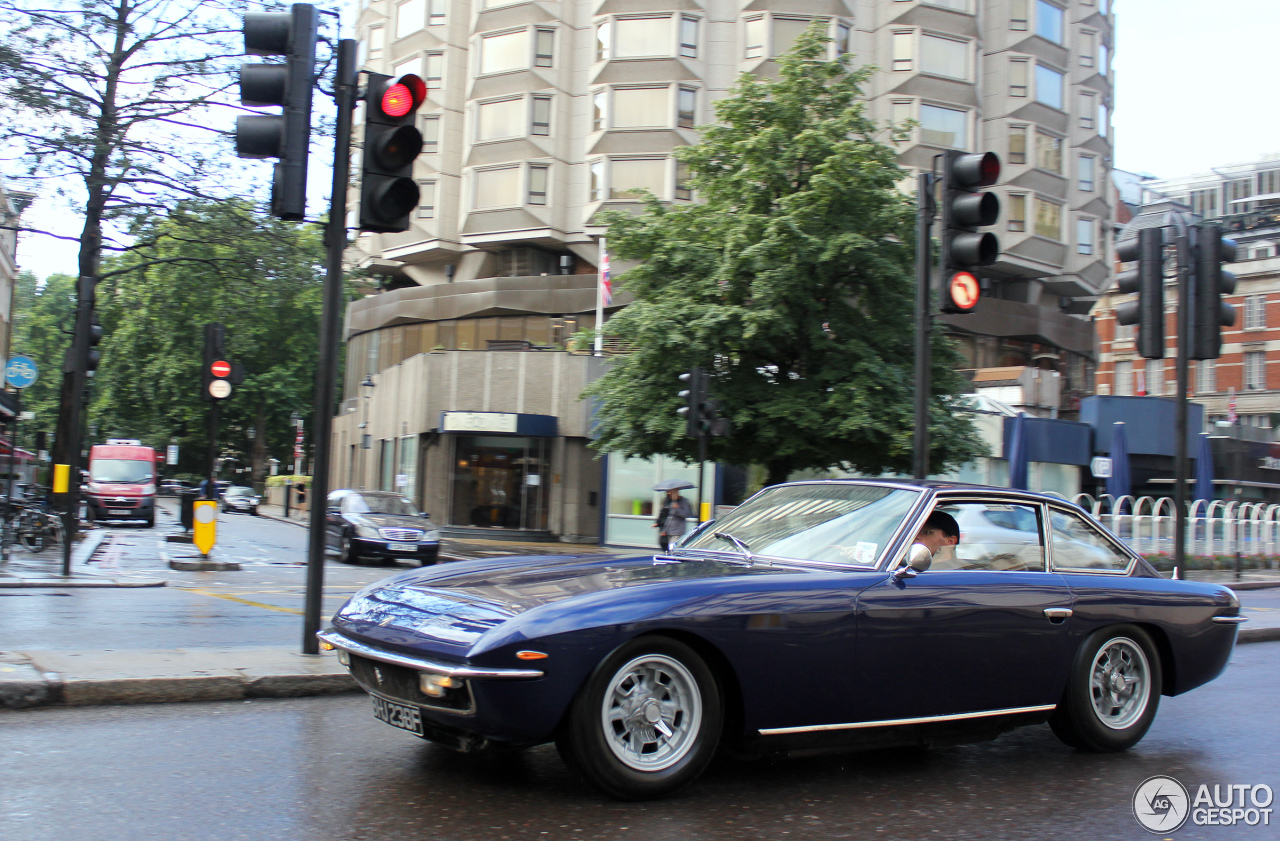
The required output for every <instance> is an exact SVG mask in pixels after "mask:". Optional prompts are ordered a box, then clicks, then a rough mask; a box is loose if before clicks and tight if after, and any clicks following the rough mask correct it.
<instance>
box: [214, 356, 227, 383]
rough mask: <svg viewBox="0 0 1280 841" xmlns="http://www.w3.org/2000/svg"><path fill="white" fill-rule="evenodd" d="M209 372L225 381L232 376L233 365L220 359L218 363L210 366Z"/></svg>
mask: <svg viewBox="0 0 1280 841" xmlns="http://www.w3.org/2000/svg"><path fill="white" fill-rule="evenodd" d="M209 370H210V371H211V372H212V373H213V375H214V376H215V377H217V378H218V379H220V380H225V379H226V378H227V377H229V376H231V363H230V362H227V361H225V360H222V359H219V360H218V361H217V362H215V363H213V364H212V365H210V366H209Z"/></svg>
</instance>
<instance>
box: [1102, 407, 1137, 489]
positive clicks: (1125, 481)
mask: <svg viewBox="0 0 1280 841" xmlns="http://www.w3.org/2000/svg"><path fill="white" fill-rule="evenodd" d="M1132 487H1133V486H1132V483H1131V482H1130V480H1129V442H1128V440H1127V438H1126V437H1125V432H1124V423H1123V422H1122V421H1116V422H1115V425H1114V426H1112V428H1111V475H1110V476H1108V477H1107V493H1109V494H1111V498H1112V499H1113V500H1116V501H1117V502H1118V501H1119V500H1120V497H1122V496H1128V495H1129V494H1130V493H1131V492H1132Z"/></svg>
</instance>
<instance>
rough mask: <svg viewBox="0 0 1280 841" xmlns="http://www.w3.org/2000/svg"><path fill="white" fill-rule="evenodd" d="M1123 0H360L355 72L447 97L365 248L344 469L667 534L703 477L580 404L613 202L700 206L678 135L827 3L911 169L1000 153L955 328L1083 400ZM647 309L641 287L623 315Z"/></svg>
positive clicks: (972, 352)
mask: <svg viewBox="0 0 1280 841" xmlns="http://www.w3.org/2000/svg"><path fill="white" fill-rule="evenodd" d="M1108 4H1109V0H806V2H800V0H760V2H751V3H745V2H740V0H735V2H727V0H682V1H681V2H679V3H675V4H672V3H670V2H663V0H591V2H589V3H568V2H562V1H561V2H556V0H546V1H545V2H529V1H528V0H524V1H523V2H522V1H521V0H517V2H510V0H475V2H474V3H468V2H463V1H462V0H366V2H362V4H361V6H360V10H359V15H358V18H357V26H358V38H359V41H360V44H361V58H360V61H361V66H362V67H363V68H364V69H367V70H370V71H375V72H382V73H388V74H392V75H400V74H403V73H409V72H412V73H416V74H418V75H419V76H421V77H422V78H424V79H426V80H427V82H428V85H429V86H430V91H429V95H428V100H427V102H426V104H425V105H424V107H423V109H422V112H421V128H422V132H423V136H424V138H425V148H424V150H423V153H422V155H421V157H420V159H419V161H418V164H417V168H416V173H415V174H416V177H417V178H418V180H419V183H420V185H421V188H422V193H421V195H422V198H421V202H420V206H419V207H418V208H417V211H416V213H415V215H414V221H413V227H412V229H411V230H409V231H407V232H405V233H401V234H387V235H373V234H368V235H364V236H362V237H361V238H360V239H359V240H358V242H357V244H356V246H355V247H353V249H352V250H351V253H350V256H351V262H352V264H354V265H358V266H360V267H363V268H365V269H367V270H369V271H371V272H372V273H374V274H375V275H376V276H378V278H379V283H378V285H377V291H376V292H374V293H373V294H371V295H369V296H368V297H366V298H364V299H362V300H358V301H356V302H354V303H353V304H352V305H351V307H350V310H349V312H348V316H347V324H346V338H347V341H348V343H349V344H348V349H349V353H348V365H347V372H348V376H347V379H346V382H347V393H346V394H345V395H344V404H343V408H342V414H341V416H340V417H339V418H338V421H337V423H336V425H335V433H334V434H335V438H334V444H335V446H336V447H337V452H338V455H337V458H336V459H335V475H334V476H333V477H332V479H333V481H334V482H335V486H342V485H353V486H366V487H386V488H388V489H390V488H400V489H403V490H405V491H406V492H409V493H411V494H413V495H414V496H415V498H416V499H418V501H419V502H421V503H422V504H423V505H424V506H425V507H427V508H428V509H430V510H431V511H432V513H434V514H437V516H438V518H439V519H440V520H442V521H443V522H445V523H447V524H449V525H451V526H455V527H458V528H500V529H501V528H506V529H511V530H519V531H537V532H545V533H547V534H549V535H552V536H559V537H560V538H561V539H565V540H579V539H581V540H589V539H596V538H597V537H599V536H600V534H601V533H602V530H603V532H604V533H605V534H606V536H608V537H609V539H610V540H611V541H613V542H635V541H640V542H644V541H648V540H651V534H652V533H651V531H650V530H649V524H650V523H649V521H650V520H651V519H652V516H651V510H652V505H653V497H652V494H651V493H650V492H649V490H648V486H649V485H651V484H652V483H653V480H654V479H656V478H672V477H676V476H681V477H683V476H684V475H685V474H684V473H682V471H685V470H687V469H686V468H683V467H681V466H677V465H668V464H664V463H662V462H661V461H659V462H658V463H656V464H650V463H645V464H635V463H632V462H624V461H622V460H615V461H614V462H610V463H609V464H608V465H607V467H606V468H605V469H604V470H603V471H602V470H601V467H600V463H599V462H598V461H596V460H595V459H594V453H592V452H591V451H589V450H588V449H587V446H586V445H587V442H588V435H589V417H588V410H587V407H586V406H585V405H584V404H583V403H582V401H580V400H579V399H578V395H579V394H580V393H581V390H582V387H583V386H585V385H586V384H587V383H588V382H590V380H591V379H592V378H593V377H595V376H597V375H598V373H599V369H598V365H599V360H597V359H594V358H592V357H590V356H585V355H581V354H579V353H575V352H574V350H575V349H574V348H573V347H571V343H570V339H569V337H571V336H572V335H573V333H574V332H575V331H577V330H581V329H583V328H591V327H593V326H594V324H595V303H596V275H597V271H598V269H599V266H598V262H599V258H598V254H599V247H598V243H599V238H600V237H601V236H602V235H603V234H604V230H603V228H601V227H600V226H599V225H597V224H595V220H596V217H597V214H598V213H599V212H600V211H601V210H603V209H616V208H626V207H634V206H636V205H637V204H638V195H637V191H638V190H641V189H643V190H648V191H649V192H651V193H653V194H655V195H657V196H658V197H660V198H661V199H663V200H665V201H669V202H673V203H681V202H694V201H697V196H696V194H694V193H693V192H691V191H690V190H689V188H688V187H687V186H686V184H685V178H684V173H683V172H682V170H681V167H680V166H678V165H677V162H676V161H675V159H674V157H673V156H672V152H673V150H675V149H676V148H678V147H679V146H683V145H686V144H690V143H694V142H696V141H697V139H698V133H697V131H696V129H695V127H696V126H698V125H702V124H705V123H709V122H711V121H713V120H714V110H713V104H714V102H715V101H716V100H717V99H719V98H721V97H723V96H725V95H726V94H727V92H728V91H729V89H730V88H732V86H733V84H734V82H735V80H736V79H737V77H738V76H739V74H741V73H744V72H748V73H755V74H760V75H766V76H768V75H772V74H775V73H776V72H777V66H776V62H775V60H774V58H775V57H776V56H778V55H779V54H781V53H783V52H785V51H786V50H787V49H789V48H790V46H791V45H792V44H793V43H794V41H795V39H796V37H797V36H798V35H799V34H800V33H801V32H803V31H804V30H805V29H806V28H807V27H808V26H810V25H811V24H812V23H813V22H814V21H815V20H821V21H823V24H824V26H825V27H826V31H827V33H828V34H829V35H830V37H831V38H832V39H833V43H832V44H831V46H830V49H831V51H832V53H833V54H834V53H837V52H840V53H843V52H849V53H853V54H854V62H855V63H856V64H873V65H875V66H877V67H878V68H879V72H878V73H877V74H876V75H875V76H874V78H873V80H872V82H871V83H870V85H869V87H868V90H867V91H866V93H867V96H868V99H869V107H870V114H871V116H872V117H873V118H874V119H876V120H877V121H879V122H880V123H882V124H884V125H886V127H887V126H888V124H889V123H890V122H899V123H900V122H902V121H905V120H915V121H917V122H918V123H919V126H918V128H916V129H915V130H914V132H913V134H912V136H911V138H910V140H909V141H908V142H906V143H903V144H901V145H900V149H901V158H900V160H901V163H902V164H903V166H904V167H905V168H906V169H907V170H908V171H910V172H912V173H914V172H915V171H918V170H921V169H931V168H932V167H933V166H934V159H935V157H936V156H937V155H938V154H939V153H941V152H942V151H943V150H945V149H964V150H971V151H979V150H993V151H995V152H997V153H998V154H999V155H1000V157H1001V159H1002V160H1003V162H1004V172H1003V175H1002V178H1001V183H1000V185H999V186H998V187H997V191H998V192H999V194H1000V199H1001V202H1002V208H1003V209H1002V214H1001V218H1000V220H999V229H998V230H999V235H1000V238H1001V242H1002V257H1001V259H1000V262H999V263H998V264H997V265H996V266H994V267H992V269H991V275H992V276H993V277H994V278H998V279H999V281H998V282H996V283H993V284H992V286H991V289H990V290H989V293H988V294H989V299H988V300H986V301H984V303H983V304H982V305H981V307H980V308H979V312H978V313H977V314H973V315H967V316H957V317H953V318H950V319H949V322H950V325H951V329H952V330H953V331H954V332H955V333H956V335H958V336H959V337H960V339H961V344H962V348H963V350H964V353H965V355H966V357H967V359H968V361H969V365H970V367H971V368H972V369H973V375H974V380H975V385H976V386H978V387H979V389H980V390H982V389H988V388H990V389H998V390H999V393H1000V394H1001V395H1002V397H1003V398H1004V399H1006V400H1009V401H1011V402H1013V403H1014V404H1015V405H1018V406H1019V407H1021V408H1025V409H1027V410H1028V411H1030V412H1032V413H1034V414H1043V415H1057V414H1058V413H1059V412H1063V411H1070V409H1071V408H1072V403H1071V401H1072V399H1073V398H1078V396H1080V395H1081V394H1084V393H1087V392H1088V391H1089V390H1090V389H1091V386H1092V383H1091V381H1090V378H1091V376H1092V366H1093V360H1094V357H1095V348H1094V334H1093V329H1092V325H1091V324H1090V322H1089V321H1088V320H1087V318H1086V315H1085V314H1086V313H1087V312H1088V310H1089V308H1090V306H1091V305H1092V303H1093V299H1094V298H1095V297H1096V296H1097V295H1098V294H1100V293H1101V292H1102V291H1103V289H1104V288H1105V287H1106V286H1107V285H1108V283H1109V279H1110V263H1111V261H1110V257H1109V254H1110V251H1111V244H1110V241H1109V239H1110V237H1109V232H1110V230H1111V224H1110V222H1111V219H1112V215H1113V206H1112V202H1111V200H1110V196H1111V195H1112V192H1111V190H1110V189H1109V180H1110V178H1109V176H1110V171H1111V137H1110V124H1109V119H1110V109H1111V103H1112V90H1113V84H1114V79H1113V78H1112V75H1111V71H1110V58H1111V50H1112V30H1113V21H1112V17H1111V10H1110V8H1109V7H1108ZM887 138H888V132H887V130H886V139H887ZM627 302H628V297H627V295H626V292H625V287H624V289H623V290H622V291H621V292H620V293H619V294H617V295H615V296H614V298H613V301H612V304H611V307H610V310H609V311H612V310H613V309H616V308H617V307H621V306H625V305H626V304H627ZM392 369H396V370H395V371H392ZM362 382H363V383H367V385H365V386H364V387H363V388H362V387H361V385H360V384H361V383H362ZM392 382H394V383H395V385H394V387H393V388H388V387H386V386H387V385H390V384H391V383H392ZM535 431H536V432H535ZM366 436H367V437H366ZM694 478H695V479H696V477H694ZM719 481H720V484H721V485H723V481H722V480H719ZM706 482H707V485H708V490H709V491H710V484H711V482H712V480H711V479H710V478H708V479H707V480H706ZM710 496H711V494H710V493H708V497H710ZM716 496H717V498H720V496H721V494H719V493H717V494H716Z"/></svg>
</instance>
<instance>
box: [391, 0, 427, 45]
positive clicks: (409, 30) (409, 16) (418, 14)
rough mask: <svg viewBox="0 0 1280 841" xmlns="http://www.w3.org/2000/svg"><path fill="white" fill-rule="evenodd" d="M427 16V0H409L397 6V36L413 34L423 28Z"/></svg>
mask: <svg viewBox="0 0 1280 841" xmlns="http://www.w3.org/2000/svg"><path fill="white" fill-rule="evenodd" d="M426 17H427V2H426V0H407V2H404V3H401V4H400V5H399V6H396V38H403V37H405V36H406V35H412V34H413V33H415V32H417V31H418V30H420V29H422V27H423V22H424V21H425V20H426Z"/></svg>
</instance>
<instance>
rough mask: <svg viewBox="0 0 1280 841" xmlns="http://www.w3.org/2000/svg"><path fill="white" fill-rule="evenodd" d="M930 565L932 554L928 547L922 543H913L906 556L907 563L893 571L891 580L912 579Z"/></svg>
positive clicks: (931, 563)
mask: <svg viewBox="0 0 1280 841" xmlns="http://www.w3.org/2000/svg"><path fill="white" fill-rule="evenodd" d="M932 565H933V553H932V552H930V551H929V547H928V546H925V545H924V544H923V543H913V544H911V552H910V554H908V555H907V562H906V563H905V564H903V565H902V566H900V567H898V568H897V569H895V570H894V571H893V580H894V581H901V580H902V579H904V578H914V577H915V576H917V575H919V574H920V573H922V572H924V571H925V570H926V569H928V568H929V567H930V566H932Z"/></svg>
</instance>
